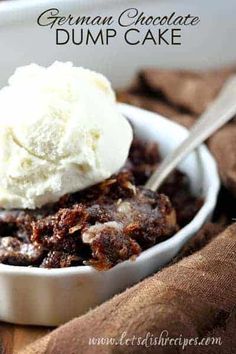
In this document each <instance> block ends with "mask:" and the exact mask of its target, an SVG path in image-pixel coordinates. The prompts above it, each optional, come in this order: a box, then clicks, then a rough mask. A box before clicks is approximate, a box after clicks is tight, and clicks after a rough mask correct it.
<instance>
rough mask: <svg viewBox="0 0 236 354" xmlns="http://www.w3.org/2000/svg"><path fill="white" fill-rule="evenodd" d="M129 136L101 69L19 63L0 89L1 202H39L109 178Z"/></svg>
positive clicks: (16, 205) (10, 204) (20, 204)
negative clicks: (5, 85) (97, 71)
mask: <svg viewBox="0 0 236 354" xmlns="http://www.w3.org/2000/svg"><path fill="white" fill-rule="evenodd" d="M131 141H132V129H131V126H130V124H129V123H128V121H127V120H126V119H125V118H124V117H123V116H122V115H121V114H120V113H119V111H118V109H117V106H116V102H115V95H114V92H113V90H112V89H111V85H110V83H109V81H108V80H107V79H106V78H105V77H104V76H103V75H101V74H98V73H96V72H93V71H90V70H87V69H84V68H81V67H74V66H73V65H72V64H71V63H69V62H68V63H60V62H55V63H54V64H52V65H51V66H50V67H48V68H44V67H41V66H39V65H36V64H31V65H28V66H25V67H21V68H18V69H17V70H16V72H15V74H14V75H13V76H12V77H11V78H10V79H9V85H8V86H7V87H4V88H3V89H1V90H0V207H2V208H7V209H13V208H30V209H34V208H37V207H41V206H42V205H44V204H47V203H51V202H55V201H57V200H58V199H59V198H60V197H61V196H63V195H64V194H66V193H73V192H76V191H79V190H82V189H84V188H86V187H88V186H91V185H93V184H96V183H98V182H100V181H102V180H104V179H106V178H108V177H110V176H111V175H112V174H113V173H115V172H117V171H118V170H119V169H120V168H121V167H122V165H123V164H124V163H125V160H126V159H127V156H128V152H129V148H130V144H131Z"/></svg>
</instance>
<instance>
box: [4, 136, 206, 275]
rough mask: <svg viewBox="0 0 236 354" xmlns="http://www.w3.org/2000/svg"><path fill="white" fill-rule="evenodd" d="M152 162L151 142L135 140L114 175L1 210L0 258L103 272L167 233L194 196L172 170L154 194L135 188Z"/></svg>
mask: <svg viewBox="0 0 236 354" xmlns="http://www.w3.org/2000/svg"><path fill="white" fill-rule="evenodd" d="M159 162H160V156H159V152H158V147H157V145H156V144H154V143H144V142H142V141H140V140H137V139H135V140H134V142H133V144H132V147H131V150H130V155H129V159H128V160H127V163H126V165H125V166H124V168H123V169H122V170H121V171H120V172H119V173H118V174H117V175H114V176H112V177H111V178H109V179H107V180H105V181H104V182H102V183H100V184H98V185H95V186H93V187H90V188H88V189H86V190H84V191H81V192H78V193H74V194H69V195H65V196H64V197H62V198H61V199H60V200H59V202H58V203H55V204H53V205H50V206H47V207H44V208H41V209H38V210H34V211H4V212H2V214H1V220H0V235H1V237H0V262H1V263H5V264H10V265H20V266H38V267H44V268H62V267H70V266H76V265H92V266H94V267H95V268H97V269H99V270H106V269H109V268H111V267H113V266H114V265H116V264H118V263H120V262H122V261H125V260H127V259H135V258H136V257H137V256H138V255H139V254H140V253H141V252H142V251H143V250H145V249H147V248H149V247H151V246H153V245H155V244H157V243H159V242H161V241H163V240H165V239H167V238H169V237H171V236H172V235H173V234H174V233H175V232H176V231H177V230H178V229H179V228H180V227H183V226H184V225H185V224H186V223H188V222H189V221H190V220H191V219H192V218H193V217H194V215H195V214H196V212H197V211H198V210H199V208H200V207H201V205H202V201H201V200H200V199H197V198H195V197H194V196H192V195H191V192H190V187H189V181H188V178H187V177H186V176H185V175H184V174H182V173H181V172H179V171H175V172H174V173H173V174H172V176H170V177H169V179H168V180H167V182H166V184H165V185H164V186H163V187H162V190H161V191H160V193H155V192H152V191H150V190H147V189H145V188H143V187H142V185H143V184H144V183H145V181H146V180H147V179H148V177H149V176H150V175H151V173H152V172H153V170H154V169H155V168H156V166H157V165H158V163H159ZM170 200H171V201H170Z"/></svg>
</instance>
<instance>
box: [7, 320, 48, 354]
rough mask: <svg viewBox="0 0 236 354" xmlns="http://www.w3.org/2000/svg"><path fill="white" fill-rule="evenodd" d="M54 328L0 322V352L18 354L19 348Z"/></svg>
mask: <svg viewBox="0 0 236 354" xmlns="http://www.w3.org/2000/svg"><path fill="white" fill-rule="evenodd" d="M51 330H52V328H45V327H33V326H15V325H10V324H6V323H2V322H0V354H17V353H18V351H19V350H21V349H23V348H24V347H25V346H26V345H28V344H30V343H32V342H34V341H35V340H37V339H39V338H41V337H43V336H44V335H45V334H47V333H49V332H50V331H51Z"/></svg>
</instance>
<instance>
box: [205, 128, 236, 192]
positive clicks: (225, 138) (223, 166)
mask: <svg viewBox="0 0 236 354" xmlns="http://www.w3.org/2000/svg"><path fill="white" fill-rule="evenodd" d="M209 147H210V149H211V151H212V153H213V154H214V156H215V158H216V160H217V162H218V166H219V171H220V175H221V178H222V181H223V183H224V185H225V186H226V187H227V188H228V189H229V190H230V191H231V192H232V193H233V194H234V195H235V196H236V124H229V125H228V126H226V127H225V128H223V129H221V130H220V131H219V132H218V133H216V134H215V135H214V136H213V137H212V138H211V139H210V142H209Z"/></svg>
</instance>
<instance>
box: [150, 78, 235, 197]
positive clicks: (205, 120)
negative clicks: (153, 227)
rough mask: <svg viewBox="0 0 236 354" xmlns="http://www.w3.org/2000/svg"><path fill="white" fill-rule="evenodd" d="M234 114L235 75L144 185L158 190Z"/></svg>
mask: <svg viewBox="0 0 236 354" xmlns="http://www.w3.org/2000/svg"><path fill="white" fill-rule="evenodd" d="M235 114H236V76H234V77H232V78H230V79H229V80H227V82H226V84H225V85H224V87H223V89H222V90H221V92H220V94H219V95H218V97H217V98H216V100H215V101H214V102H213V103H212V104H211V105H210V106H209V108H208V109H207V110H206V111H205V112H204V113H203V114H202V115H201V116H200V118H199V119H198V121H197V123H196V124H194V126H193V127H192V128H191V129H190V131H189V135H188V137H187V138H186V139H185V140H184V141H183V142H182V143H181V144H180V145H179V146H178V147H177V148H176V149H175V150H174V151H173V152H171V153H170V154H169V155H168V156H167V157H166V158H165V159H164V160H163V161H162V163H161V164H160V165H159V166H158V168H157V169H156V170H155V171H154V172H153V174H152V175H151V177H150V178H149V180H148V181H147V183H146V185H145V187H146V188H148V189H151V190H152V191H156V190H158V188H159V187H160V186H161V185H162V183H163V182H164V181H165V179H166V178H167V177H168V176H169V174H170V173H171V172H172V171H173V170H174V169H175V168H176V166H177V165H178V164H179V163H180V162H181V161H182V160H183V159H184V158H185V157H186V156H187V155H188V154H189V153H190V152H192V151H193V150H194V149H195V148H196V147H197V146H199V145H200V144H201V143H203V142H204V141H205V140H206V139H207V138H209V137H210V136H211V135H212V134H213V133H215V132H216V131H217V130H218V129H219V128H221V127H222V126H223V125H224V124H225V123H227V122H228V121H229V120H230V119H232V118H233V116H234V115H235Z"/></svg>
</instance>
